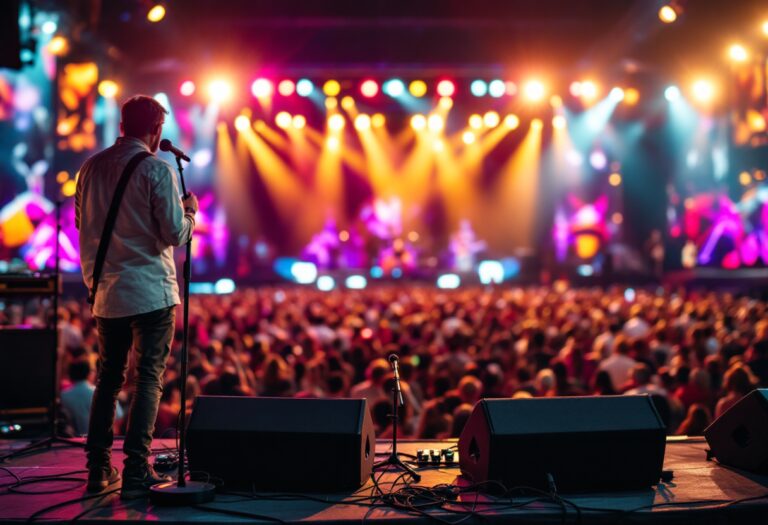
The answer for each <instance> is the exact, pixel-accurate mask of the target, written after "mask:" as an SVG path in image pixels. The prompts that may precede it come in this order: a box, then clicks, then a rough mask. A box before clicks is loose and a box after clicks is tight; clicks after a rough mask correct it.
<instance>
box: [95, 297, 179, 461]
mask: <svg viewBox="0 0 768 525" xmlns="http://www.w3.org/2000/svg"><path fill="white" fill-rule="evenodd" d="M175 318H176V308H175V307H170V308H163V309H161V310H155V311H154V312H149V313H146V314H140V315H134V316H130V317H120V318H117V319H105V318H103V317H97V318H96V323H97V327H98V330H99V361H100V363H101V368H100V370H99V377H98V380H97V381H96V390H95V392H94V393H93V401H92V403H91V419H90V423H89V425H88V440H87V443H86V452H87V454H88V467H89V468H91V467H94V468H97V467H99V466H103V465H107V464H109V461H110V458H111V450H112V440H113V438H114V436H113V432H112V427H113V425H114V423H115V400H116V399H117V395H118V393H119V392H120V389H121V388H122V386H123V383H124V382H125V372H126V370H127V368H128V352H129V351H130V349H131V347H132V346H133V347H134V348H135V349H136V352H137V354H138V355H137V357H138V364H137V372H138V373H137V378H136V391H135V393H134V396H133V400H132V401H131V408H130V411H129V413H128V429H127V431H126V433H125V442H124V444H123V452H125V468H126V470H130V471H139V470H141V469H142V468H143V467H144V465H146V464H147V460H148V458H149V455H150V450H151V445H152V434H153V432H154V428H155V419H156V418H157V408H158V405H159V403H160V395H161V394H162V392H163V383H162V378H163V373H164V372H165V363H166V361H167V360H168V355H169V354H170V352H171V341H172V340H173V333H174V320H175Z"/></svg>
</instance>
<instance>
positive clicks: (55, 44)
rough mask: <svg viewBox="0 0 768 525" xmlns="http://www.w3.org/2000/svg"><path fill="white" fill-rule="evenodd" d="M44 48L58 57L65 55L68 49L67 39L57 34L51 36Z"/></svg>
mask: <svg viewBox="0 0 768 525" xmlns="http://www.w3.org/2000/svg"><path fill="white" fill-rule="evenodd" d="M46 49H48V52H49V53H50V54H52V55H53V56H57V57H60V56H63V55H66V54H67V51H69V40H67V39H66V38H65V37H63V36H61V35H57V36H55V37H53V38H51V41H50V42H48V45H47V46H46Z"/></svg>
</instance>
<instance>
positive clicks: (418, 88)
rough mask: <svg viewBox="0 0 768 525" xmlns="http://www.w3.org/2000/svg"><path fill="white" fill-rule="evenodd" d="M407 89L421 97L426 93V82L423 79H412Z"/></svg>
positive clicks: (415, 95)
mask: <svg viewBox="0 0 768 525" xmlns="http://www.w3.org/2000/svg"><path fill="white" fill-rule="evenodd" d="M408 91H410V93H411V95H413V96H414V97H416V98H421V97H423V96H424V95H426V94H427V84H426V82H424V81H423V80H414V81H413V82H411V84H410V85H409V86H408Z"/></svg>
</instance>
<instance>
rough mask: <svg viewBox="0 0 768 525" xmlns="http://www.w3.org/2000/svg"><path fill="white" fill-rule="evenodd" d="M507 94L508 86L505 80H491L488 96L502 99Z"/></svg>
mask: <svg viewBox="0 0 768 525" xmlns="http://www.w3.org/2000/svg"><path fill="white" fill-rule="evenodd" d="M506 92H507V86H506V85H505V84H504V81H503V80H499V79H496V80H491V81H490V82H489V83H488V94H489V95H490V96H492V97H494V98H500V97H503V96H504V94H505V93H506Z"/></svg>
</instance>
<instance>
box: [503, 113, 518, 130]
mask: <svg viewBox="0 0 768 525" xmlns="http://www.w3.org/2000/svg"><path fill="white" fill-rule="evenodd" d="M504 126H506V127H507V128H509V129H517V128H518V127H520V117H518V116H517V115H515V114H509V115H507V116H506V117H504Z"/></svg>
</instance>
